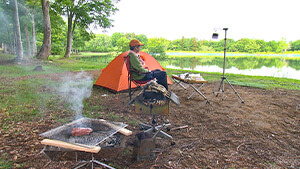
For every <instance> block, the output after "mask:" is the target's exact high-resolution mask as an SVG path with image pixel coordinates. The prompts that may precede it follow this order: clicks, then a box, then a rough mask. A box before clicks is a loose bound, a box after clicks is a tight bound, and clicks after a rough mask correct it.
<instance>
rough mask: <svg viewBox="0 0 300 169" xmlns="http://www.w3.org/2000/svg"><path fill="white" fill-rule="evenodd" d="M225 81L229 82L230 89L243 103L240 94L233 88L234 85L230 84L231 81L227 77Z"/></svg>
mask: <svg viewBox="0 0 300 169" xmlns="http://www.w3.org/2000/svg"><path fill="white" fill-rule="evenodd" d="M225 79H226V81H227V83H228V84H229V86H230V87H231V88H232V90H233V91H234V93H235V94H236V95H237V96H238V97H239V99H240V100H241V101H242V103H245V102H244V100H243V99H242V98H241V96H240V95H239V93H238V92H237V91H236V90H235V89H234V87H233V86H232V85H231V83H230V82H229V81H228V80H227V78H225Z"/></svg>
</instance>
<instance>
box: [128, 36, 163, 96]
mask: <svg viewBox="0 0 300 169" xmlns="http://www.w3.org/2000/svg"><path fill="white" fill-rule="evenodd" d="M141 46H144V44H142V43H140V41H139V40H136V39H133V40H131V41H130V43H129V47H130V51H129V53H128V56H129V63H130V69H131V71H130V74H131V75H132V78H133V79H134V80H137V81H148V80H152V79H154V78H156V80H157V83H159V84H161V85H163V86H164V87H165V88H166V89H167V90H168V83H167V73H166V72H165V71H161V70H159V69H156V70H150V71H149V70H148V69H146V67H144V66H145V62H144V60H143V58H142V57H141V56H140V55H139V52H140V50H141Z"/></svg>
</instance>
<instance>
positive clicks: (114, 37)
mask: <svg viewBox="0 0 300 169" xmlns="http://www.w3.org/2000/svg"><path fill="white" fill-rule="evenodd" d="M124 36H125V35H124V33H121V32H115V33H113V34H112V35H111V37H110V38H111V44H112V46H113V47H116V46H117V41H118V40H119V39H120V38H121V37H124Z"/></svg>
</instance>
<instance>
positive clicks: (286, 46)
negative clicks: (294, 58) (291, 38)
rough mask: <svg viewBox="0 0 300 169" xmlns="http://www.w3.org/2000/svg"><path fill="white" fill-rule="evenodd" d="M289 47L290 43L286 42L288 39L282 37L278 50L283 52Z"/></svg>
mask: <svg viewBox="0 0 300 169" xmlns="http://www.w3.org/2000/svg"><path fill="white" fill-rule="evenodd" d="M288 47H289V44H288V43H286V40H285V39H284V38H281V40H280V41H279V42H278V49H277V51H276V52H282V51H283V50H286V49H287V48H288Z"/></svg>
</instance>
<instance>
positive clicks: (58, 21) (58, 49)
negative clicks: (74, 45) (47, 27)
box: [49, 10, 67, 55]
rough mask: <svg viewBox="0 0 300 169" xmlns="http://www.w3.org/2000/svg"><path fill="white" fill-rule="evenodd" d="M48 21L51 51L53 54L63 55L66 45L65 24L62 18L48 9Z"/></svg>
mask: <svg viewBox="0 0 300 169" xmlns="http://www.w3.org/2000/svg"><path fill="white" fill-rule="evenodd" d="M49 12H50V16H51V17H50V22H51V29H52V32H51V53H52V54H55V55H63V52H65V47H66V43H65V42H66V41H65V39H66V37H67V36H66V30H67V24H66V23H65V21H64V20H63V18H62V17H61V16H60V15H58V14H57V13H55V12H54V11H53V10H50V11H49Z"/></svg>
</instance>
